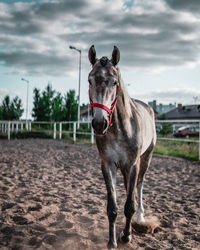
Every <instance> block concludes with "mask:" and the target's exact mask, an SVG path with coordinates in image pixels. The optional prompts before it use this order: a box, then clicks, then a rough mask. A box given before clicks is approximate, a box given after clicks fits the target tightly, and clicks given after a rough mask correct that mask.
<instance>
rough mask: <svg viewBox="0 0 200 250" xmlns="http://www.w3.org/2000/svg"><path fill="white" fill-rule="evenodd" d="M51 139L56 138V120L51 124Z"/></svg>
mask: <svg viewBox="0 0 200 250" xmlns="http://www.w3.org/2000/svg"><path fill="white" fill-rule="evenodd" d="M53 139H56V122H54V124H53Z"/></svg>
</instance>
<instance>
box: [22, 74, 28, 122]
mask: <svg viewBox="0 0 200 250" xmlns="http://www.w3.org/2000/svg"><path fill="white" fill-rule="evenodd" d="M21 80H22V81H25V82H26V83H27V93H26V122H27V121H28V91H29V81H28V80H26V79H25V78H21Z"/></svg>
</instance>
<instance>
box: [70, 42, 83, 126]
mask: <svg viewBox="0 0 200 250" xmlns="http://www.w3.org/2000/svg"><path fill="white" fill-rule="evenodd" d="M69 48H70V49H74V50H76V51H78V52H79V53H80V56H79V79H78V128H79V127H80V124H79V121H80V89H81V49H77V48H76V47H74V46H71V45H70V46H69Z"/></svg>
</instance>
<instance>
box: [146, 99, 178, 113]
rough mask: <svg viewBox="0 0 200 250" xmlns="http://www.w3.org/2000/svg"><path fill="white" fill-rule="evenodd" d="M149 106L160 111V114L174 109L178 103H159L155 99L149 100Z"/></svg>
mask: <svg viewBox="0 0 200 250" xmlns="http://www.w3.org/2000/svg"><path fill="white" fill-rule="evenodd" d="M148 104H149V106H151V107H152V108H153V110H154V112H155V111H156V112H157V113H158V116H160V115H162V114H165V113H167V112H169V111H170V110H173V109H175V108H176V104H172V103H170V104H167V105H166V104H162V103H160V104H158V105H157V103H156V100H153V101H152V102H148Z"/></svg>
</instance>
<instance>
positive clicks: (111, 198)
mask: <svg viewBox="0 0 200 250" xmlns="http://www.w3.org/2000/svg"><path fill="white" fill-rule="evenodd" d="M101 168H102V173H103V176H104V180H105V183H106V189H107V215H108V220H109V242H108V249H114V248H116V247H117V241H116V228H115V221H116V218H117V203H116V173H117V168H116V166H115V165H112V166H106V165H104V164H102V166H101Z"/></svg>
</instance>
